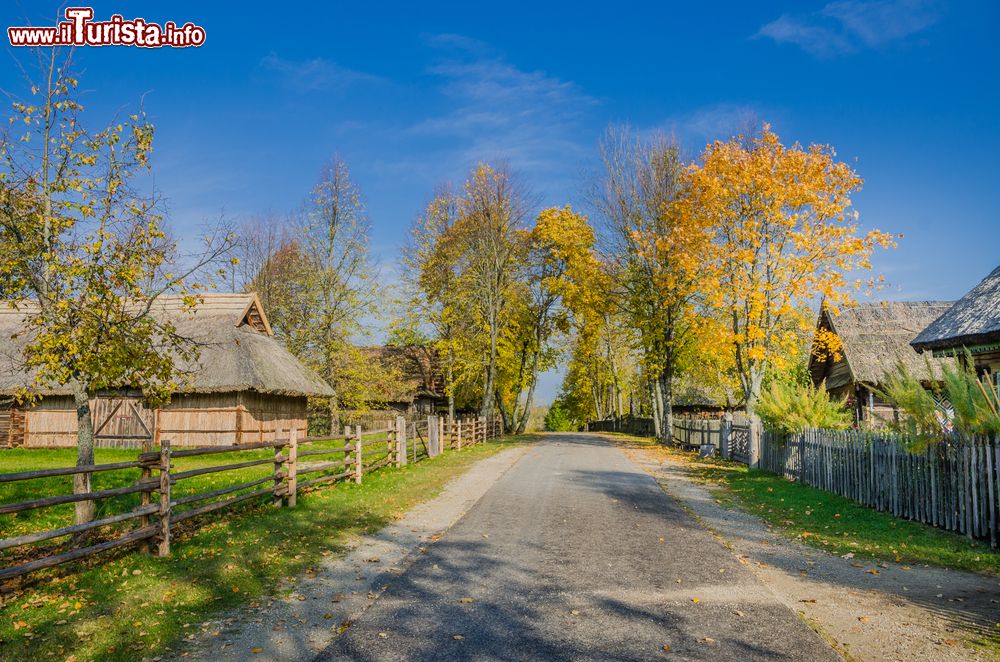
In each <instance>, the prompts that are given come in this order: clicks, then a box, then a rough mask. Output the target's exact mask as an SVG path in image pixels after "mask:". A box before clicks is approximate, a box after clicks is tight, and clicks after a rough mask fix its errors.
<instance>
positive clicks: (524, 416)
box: [514, 352, 539, 434]
mask: <svg viewBox="0 0 1000 662" xmlns="http://www.w3.org/2000/svg"><path fill="white" fill-rule="evenodd" d="M538 355H539V352H535V357H534V358H533V359H532V360H531V383H530V384H529V386H528V396H527V397H526V398H525V400H524V411H523V412H521V420H520V421H519V422H518V424H517V429H516V430H515V431H514V434H524V429H525V428H526V427H528V417H529V416H531V403H532V401H533V400H534V398H535V384H537V383H538Z"/></svg>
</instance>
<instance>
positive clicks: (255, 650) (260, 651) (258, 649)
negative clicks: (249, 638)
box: [250, 646, 264, 654]
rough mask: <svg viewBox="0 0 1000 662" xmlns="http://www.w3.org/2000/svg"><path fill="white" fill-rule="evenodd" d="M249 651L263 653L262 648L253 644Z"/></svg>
mask: <svg viewBox="0 0 1000 662" xmlns="http://www.w3.org/2000/svg"><path fill="white" fill-rule="evenodd" d="M250 652H251V653H254V654H257V653H263V652H264V649H263V648H261V647H260V646H255V647H253V648H251V649H250Z"/></svg>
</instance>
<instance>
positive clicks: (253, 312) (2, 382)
mask: <svg viewBox="0 0 1000 662" xmlns="http://www.w3.org/2000/svg"><path fill="white" fill-rule="evenodd" d="M200 299H201V302H200V303H199V304H198V305H197V306H196V307H195V309H194V311H192V312H188V311H186V310H185V309H184V306H183V301H182V299H181V298H180V297H174V296H164V297H160V298H159V299H157V300H156V302H155V305H154V306H153V308H152V310H151V314H152V315H154V316H156V317H157V318H158V319H169V320H170V321H171V322H172V323H173V324H174V326H175V327H176V329H177V332H178V334H179V335H181V336H183V337H185V338H189V339H190V340H192V341H193V342H195V343H197V344H198V346H199V355H198V359H197V361H196V362H191V363H188V364H185V363H183V362H179V364H178V365H177V368H178V369H179V371H181V372H183V373H185V374H186V375H188V376H189V378H188V379H187V380H186V381H185V383H184V384H183V385H182V388H181V392H187V393H224V392H230V391H256V392H258V393H267V394H272V395H288V396H330V395H333V391H332V390H331V389H330V387H329V386H328V385H327V384H326V383H325V382H324V381H323V380H322V379H320V378H319V376H317V375H316V373H314V372H313V371H312V370H310V369H309V368H307V367H305V366H304V365H302V363H300V362H299V360H298V359H296V358H295V357H294V356H292V354H291V353H290V352H289V351H288V350H287V349H285V347H284V345H282V344H281V342H280V341H278V340H277V339H276V338H274V337H273V336H274V334H273V332H272V331H271V325H270V323H269V322H268V319H267V315H266V314H265V312H264V309H263V308H262V307H261V304H260V301H259V300H258V299H257V296H256V295H255V294H204V295H200ZM35 311H37V305H36V304H34V303H33V302H19V303H18V304H17V309H14V308H12V307H11V306H10V303H9V302H0V394H6V395H11V394H13V393H14V392H16V391H18V390H19V389H22V388H30V387H31V386H32V384H33V383H34V375H33V374H31V373H28V372H26V371H25V370H24V369H23V368H20V367H19V365H20V364H21V362H22V358H21V357H22V349H23V347H24V345H25V344H26V343H27V338H25V337H24V336H23V335H19V333H20V331H21V330H22V329H23V328H24V321H25V318H26V317H27V316H29V315H32V314H34V313H35ZM15 335H19V337H17V338H13V337H12V336H15ZM68 392H69V391H68V390H67V389H65V388H59V387H55V388H50V389H46V390H42V391H41V394H42V395H65V394H68Z"/></svg>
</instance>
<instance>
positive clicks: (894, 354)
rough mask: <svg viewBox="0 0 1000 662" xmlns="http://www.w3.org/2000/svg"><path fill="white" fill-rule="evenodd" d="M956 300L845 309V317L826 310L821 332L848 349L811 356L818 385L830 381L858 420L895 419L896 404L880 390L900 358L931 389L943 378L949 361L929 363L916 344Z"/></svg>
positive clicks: (833, 392)
mask: <svg viewBox="0 0 1000 662" xmlns="http://www.w3.org/2000/svg"><path fill="white" fill-rule="evenodd" d="M951 304H952V302H950V301H884V302H877V303H866V304H859V305H857V306H852V307H850V308H845V309H843V310H841V311H840V314H839V315H831V314H830V312H829V311H828V310H827V309H825V308H824V309H823V310H822V311H821V312H820V315H819V320H818V322H817V329H818V330H826V331H832V332H834V333H836V334H837V336H838V337H839V338H840V341H841V343H842V344H843V348H842V350H841V351H840V353H839V356H838V357H837V358H836V359H834V357H832V356H823V357H820V356H817V352H816V350H815V348H814V350H813V352H812V354H811V356H810V359H809V372H810V373H811V375H812V380H813V383H814V384H815V385H816V386H819V385H820V384H822V383H825V384H826V389H827V391H829V392H830V394H831V395H833V396H835V397H839V398H846V399H847V400H848V401H849V402H850V403H851V405H852V408H853V409H854V416H855V422H856V423H861V422H862V421H868V422H870V423H872V424H877V423H878V422H879V419H881V420H883V421H885V420H892V419H893V418H894V415H895V409H894V408H893V406H892V405H891V404H890V403H888V402H885V401H884V400H883V399H882V398H880V397H879V395H878V393H877V392H876V389H877V388H878V386H879V385H880V384H881V383H882V382H883V381H884V379H885V376H886V375H887V374H889V373H891V372H893V371H895V370H896V367H897V366H898V364H899V363H900V362H902V364H903V365H905V366H906V368H907V370H908V371H909V372H910V373H911V374H913V375H914V376H916V377H918V378H919V379H921V380H922V381H924V382H925V384H926V386H927V387H928V388H930V387H931V386H933V385H934V384H935V383H937V381H938V380H939V379H940V365H941V363H942V362H943V361H946V360H947V359H940V358H935V359H931V360H930V361H927V360H925V359H924V357H922V356H920V355H919V354H918V353H917V352H915V351H913V348H911V347H910V341H912V340H913V339H914V338H915V337H916V336H917V334H918V333H920V331H921V330H923V329H924V327H926V326H927V325H928V324H929V323H930V322H932V321H934V320H935V319H937V318H938V317H939V316H940V315H941V314H942V313H944V312H945V311H946V310H948V308H950V307H951Z"/></svg>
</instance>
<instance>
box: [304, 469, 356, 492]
mask: <svg viewBox="0 0 1000 662" xmlns="http://www.w3.org/2000/svg"><path fill="white" fill-rule="evenodd" d="M353 475H354V469H350V470H348V471H344V472H341V473H339V474H332V475H329V476H320V477H319V478H310V479H309V480H304V481H302V482H300V483H299V489H300V490H302V489H305V488H307V487H312V486H315V485H321V484H323V483H332V482H334V481H338V480H340V479H342V478H348V477H350V476H353Z"/></svg>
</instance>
